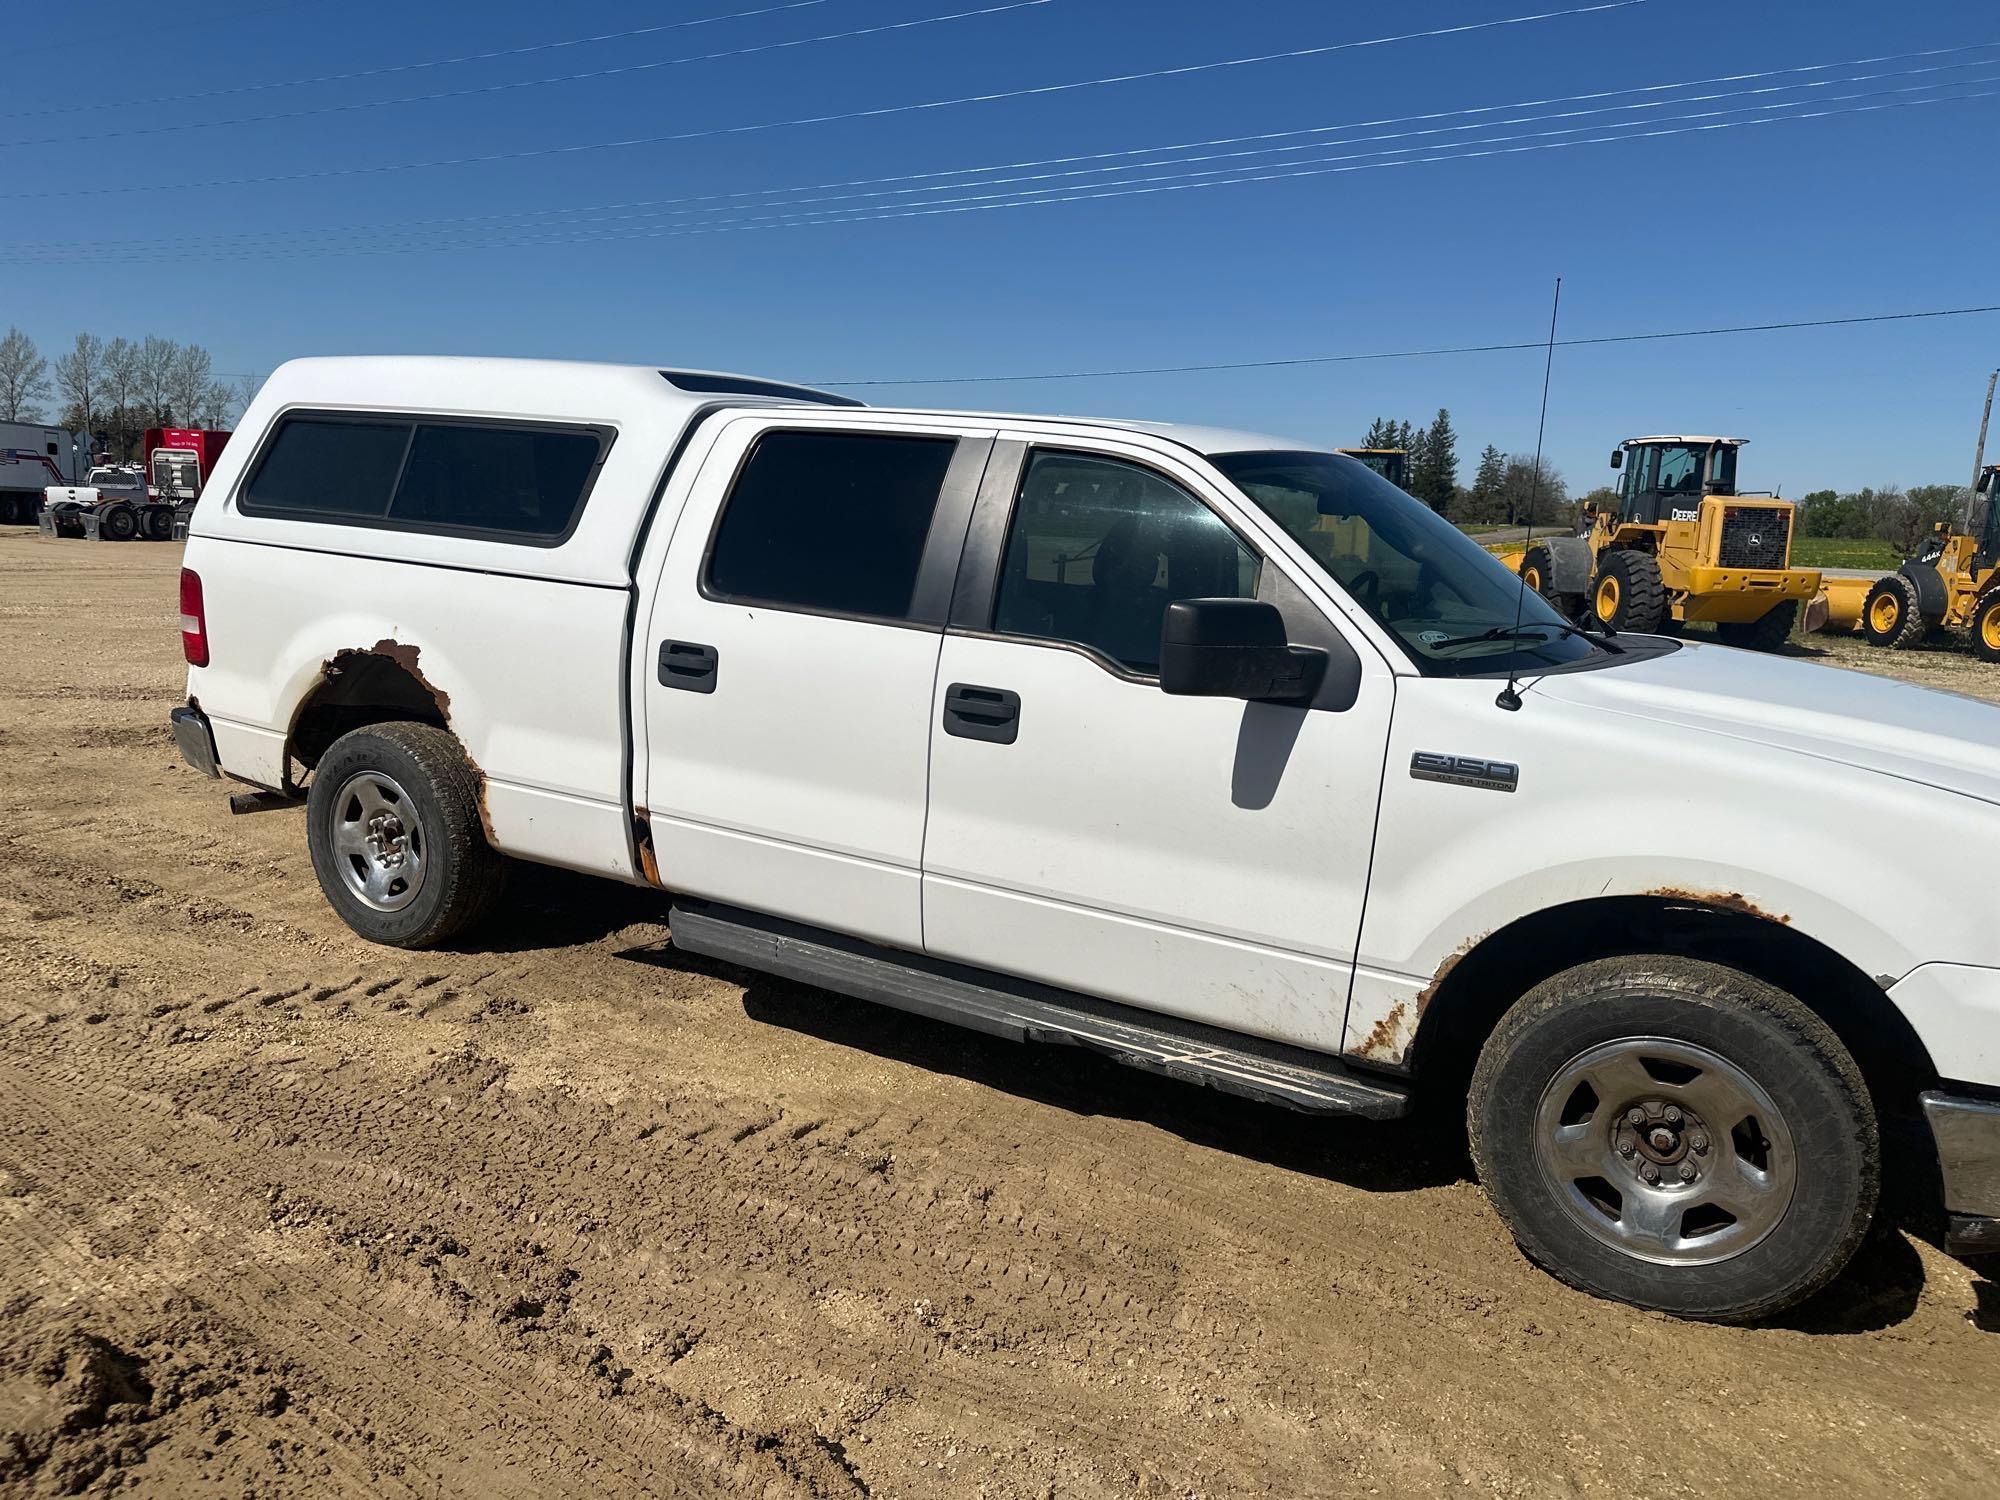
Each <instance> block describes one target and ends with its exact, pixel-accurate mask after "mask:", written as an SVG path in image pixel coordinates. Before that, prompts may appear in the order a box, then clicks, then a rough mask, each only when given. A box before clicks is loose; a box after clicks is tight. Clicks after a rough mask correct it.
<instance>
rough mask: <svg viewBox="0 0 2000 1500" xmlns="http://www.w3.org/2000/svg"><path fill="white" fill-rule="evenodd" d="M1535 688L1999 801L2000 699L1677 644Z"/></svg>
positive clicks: (1592, 704)
mask: <svg viewBox="0 0 2000 1500" xmlns="http://www.w3.org/2000/svg"><path fill="white" fill-rule="evenodd" d="M1534 691H1535V692H1536V693H1537V694H1539V695H1544V696H1547V697H1550V698H1555V699H1558V700H1560V701H1561V702H1564V703H1573V704H1577V705H1579V706H1582V707H1586V708H1597V709H1603V710H1608V711H1611V712H1616V713H1624V714H1631V715H1633V716H1635V717H1637V718H1642V719H1650V720H1653V721H1654V722H1656V723H1661V724H1675V725H1681V726H1684V727H1686V728H1688V729H1692V730H1695V731H1697V732H1699V733H1704V734H1712V735H1718V736H1726V737H1729V738H1734V739H1740V740H1750V741H1753V742H1755V743H1757V744H1761V745H1769V746H1773V747H1776V748H1778V749H1784V750H1795V751H1797V752H1798V753H1800V754H1801V755H1811V756H1816V757H1818V758H1820V759H1822V760H1831V761H1837V762H1840V763H1841V764H1844V765H1850V766H1855V767H1858V768H1860V769H1862V770H1867V771H1875V772H1879V773H1880V774H1882V775H1884V776H1896V777H1900V778H1902V779H1904V780H1906V781H1913V782H1917V783H1920V784H1922V785H1925V786H1934V787H1941V788H1944V789H1946V790H1948V791H1952V792H1957V793H1959V794H1960V795H1962V796H1966V797H1974V798H1977V799H1978V800H1980V801H1982V802H1988V803H1992V804H1994V805H1996V806H2000V706H1996V705H1994V704H1990V703H1983V702H1981V701H1980V700H1978V699H1976V698H1967V697H1963V696H1961V695H1959V694H1957V693H1947V692H1941V691H1939V690H1938V689H1935V688H1923V687H1917V686H1915V685H1913V684H1911V683H1907V682H1897V681H1895V680H1894V679H1892V678H1888V677H1877V676H1875V675H1873V674H1872V673H1868V672H1853V671H1847V670H1844V669H1841V668H1837V667H1822V666H1817V665H1814V664H1813V663H1811V662H1801V661H1791V660H1787V659H1785V658H1784V657H1778V656H1768V655H1764V654H1762V653H1760V652H1755V651H1739V650H1736V649H1733V648H1731V647H1728V646H1710V645H1704V644H1699V643H1696V642H1691V641H1690V642H1684V643H1683V644H1682V646H1681V649H1680V650H1678V651H1670V652H1666V653H1664V654H1662V655H1660V656H1655V657H1649V658H1646V659H1644V660H1640V661H1634V662H1630V663H1626V664H1621V665H1613V666H1608V667H1604V668H1601V669H1599V670H1596V671H1589V672H1565V673H1557V674H1554V675H1551V676H1547V677H1543V678H1541V679H1540V680H1539V681H1538V682H1537V683H1536V685H1535V689H1534Z"/></svg>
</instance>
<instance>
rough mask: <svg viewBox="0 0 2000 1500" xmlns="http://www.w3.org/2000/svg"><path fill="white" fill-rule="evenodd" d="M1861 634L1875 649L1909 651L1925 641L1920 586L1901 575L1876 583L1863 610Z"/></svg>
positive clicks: (1879, 580)
mask: <svg viewBox="0 0 2000 1500" xmlns="http://www.w3.org/2000/svg"><path fill="white" fill-rule="evenodd" d="M1861 633H1862V634H1863V635H1865V636H1867V637H1868V644H1869V645H1871V646H1887V647H1890V648H1892V649H1895V650H1906V649H1908V648H1909V647H1911V646H1914V645H1916V644H1917V642H1918V641H1920V640H1922V639H1923V638H1924V615H1923V611H1922V610H1921V609H1920V608H1918V606H1917V586H1916V585H1915V584H1914V583H1912V582H1911V581H1910V580H1909V579H1908V578H1907V577H1905V576H1904V575H1903V574H1901V573H1891V574H1889V575H1888V576H1887V577H1885V578H1880V579H1877V580H1876V583H1875V587H1873V588H1872V589H1870V590H1869V591H1868V601H1867V602H1866V603H1865V604H1863V605H1862V606H1861Z"/></svg>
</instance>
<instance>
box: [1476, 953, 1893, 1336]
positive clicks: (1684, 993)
mask: <svg viewBox="0 0 2000 1500" xmlns="http://www.w3.org/2000/svg"><path fill="white" fill-rule="evenodd" d="M1467 1125H1468V1129H1469V1134H1470V1138H1471V1145H1472V1158H1473V1162H1474V1165H1475V1166H1476V1167H1477V1169H1478V1172H1479V1180H1480V1182H1481V1183H1482V1184H1483V1185H1484V1187H1485V1189H1486V1193H1487V1196H1488V1197H1489V1198H1490V1199H1491V1200H1492V1202H1493V1206H1494V1208H1495V1209H1496V1210H1497V1211H1498V1212H1499V1214H1500V1217H1501V1219H1502V1220H1503V1221H1505V1223H1506V1225H1507V1227H1508V1228H1509V1229H1510V1230H1511V1231H1512V1232H1513V1235H1514V1238H1515V1241H1516V1242H1517V1243H1518V1244H1519V1245H1520V1246H1521V1248H1522V1250H1523V1251H1524V1252H1526V1254H1527V1255H1528V1257H1529V1258H1530V1259H1531V1260H1533V1261H1535V1262H1536V1263H1537V1264H1539V1265H1541V1266H1543V1267H1544V1268H1546V1269H1547V1270H1549V1271H1551V1272H1552V1273H1554V1274H1555V1275H1556V1276H1558V1277H1560V1278H1562V1279H1563V1280H1564V1281H1567V1282H1569V1283H1570V1284H1571V1285H1572V1286H1575V1287H1579V1288H1581V1289H1582V1290H1584V1291H1587V1292H1591V1293H1594V1294H1595V1295H1597V1296H1600V1297H1611V1298H1614V1299H1616V1300H1618V1301H1621V1302H1630V1303H1633V1304H1636V1305H1637V1306H1640V1307H1648V1308H1655V1309H1658V1310H1659V1311H1662V1312H1668V1313H1673V1314H1676V1315H1678V1316H1681V1317H1688V1318H1701V1319H1708V1320H1712V1321H1717V1322H1743V1321H1748V1320H1751V1319H1756V1318H1762V1317H1767V1316H1769V1315H1771V1314H1773V1313H1776V1312H1778V1311H1780V1310H1782V1309H1783V1308H1786V1307H1790V1306H1791V1305H1793V1304H1794V1303H1797V1302H1799V1301H1802V1300H1803V1299H1805V1298H1806V1297H1809V1296H1811V1295H1812V1294H1813V1293H1814V1292H1816V1291H1818V1290H1819V1289H1820V1288H1821V1287H1823V1286H1825V1285H1826V1284H1827V1283H1828V1282H1830V1281H1831V1280H1832V1279H1833V1278H1834V1277H1835V1276H1836V1275H1838V1274H1839V1273H1840V1270H1841V1268H1842V1267H1843V1266H1845V1265H1846V1264H1847V1261H1848V1259H1849V1258H1850V1257H1851V1256H1852V1255H1853V1254H1854V1251H1855V1248H1856V1247H1857V1246H1858V1245H1859V1244H1860V1243H1861V1238H1862V1236H1863V1234H1864V1233H1865V1232H1866V1231H1867V1228H1868V1223H1869V1220H1870V1218H1871V1217H1872V1216H1873V1214H1874V1211H1875V1200H1876V1195H1877V1192H1878V1190H1879V1186H1880V1172H1881V1167H1880V1144H1879V1141H1878V1139H1877V1132H1876V1124H1875V1115H1874V1111H1873V1108H1872V1106H1871V1104H1870V1101H1869V1097H1868V1090H1867V1087H1866V1085H1865V1084H1864V1083H1863V1082H1862V1079H1861V1074H1860V1070H1859V1069H1858V1068H1857V1067H1856V1066H1855V1063H1854V1059H1853V1058H1852V1057H1851V1056H1850V1055H1849V1053H1848V1052H1847V1049H1846V1048H1845V1047H1844V1046H1842V1045H1841V1042H1840V1040H1839V1038H1837V1037H1836V1036H1835V1035H1834V1034H1833V1031H1832V1029H1831V1028H1830V1027H1828V1026H1827V1024H1826V1023H1825V1022H1824V1021H1822V1020H1820V1019H1819V1017H1817V1016H1816V1015H1814V1014H1813V1013H1812V1012H1811V1011H1809V1010H1807V1009H1806V1008H1805V1006H1803V1005H1801V1004H1800V1003H1799V1002H1798V1001H1797V1000H1795V999H1793V998H1792V997H1791V996H1790V995H1787V994H1785V993H1784V992H1783V991H1781V990H1778V989H1776V988H1774V987H1773V986H1771V985H1768V984H1765V983H1763V982H1762V981H1761V980H1757V979H1753V978H1751V977H1750V976H1748V975H1746V974H1741V973H1738V972H1737V971H1735V970H1733V969H1727V968H1724V967H1722V966H1721V965H1719V964H1712V963H1704V962H1700V961H1696V960H1692V959H1685V958H1677V957H1670V956H1664V955H1662V956H1645V957H1632V958H1620V959H1603V960H1599V961H1596V962H1593V963H1588V964H1582V965H1579V966H1578V967H1576V968H1573V969H1569V970H1566V971H1564V972H1563V973H1561V974H1558V975H1556V976H1555V977H1553V978H1551V979H1549V980H1546V981H1544V982H1543V983H1542V984H1540V985H1538V986H1537V987H1536V988H1535V989H1533V990H1531V991H1530V992H1529V993H1528V994H1527V995H1526V996H1524V997H1523V998H1522V999H1521V1000H1519V1001H1518V1002H1517V1003H1516V1004H1515V1005H1514V1007H1513V1009H1511V1010H1510V1011H1508V1013H1507V1014H1506V1016H1505V1017H1503V1018H1502V1020H1501V1022H1500V1024H1499V1026H1498V1027H1496V1028H1495V1030H1494V1032H1493V1035H1492V1036H1491V1037H1490V1038H1489V1039H1488V1040H1487V1042H1486V1045H1485V1047H1484V1048H1483V1049H1482V1051H1481V1053H1480V1056H1479V1064H1478V1067H1477V1068H1476V1070H1475V1071H1474V1074H1473V1081H1472V1092H1471V1097H1470V1100H1469V1102H1468V1107H1467Z"/></svg>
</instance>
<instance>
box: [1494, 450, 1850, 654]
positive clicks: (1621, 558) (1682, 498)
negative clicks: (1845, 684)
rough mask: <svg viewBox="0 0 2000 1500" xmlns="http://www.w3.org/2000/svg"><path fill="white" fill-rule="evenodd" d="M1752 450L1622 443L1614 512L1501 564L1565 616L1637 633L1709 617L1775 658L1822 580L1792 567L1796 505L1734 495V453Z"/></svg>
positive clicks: (1616, 460) (1587, 519)
mask: <svg viewBox="0 0 2000 1500" xmlns="http://www.w3.org/2000/svg"><path fill="white" fill-rule="evenodd" d="M1747 441H1749V440H1748V439H1747V438H1731V437H1689V436H1684V435H1676V436H1655V437H1637V438H1628V439H1626V441H1625V442H1624V443H1622V444H1620V445H1619V447H1618V448H1617V449H1616V450H1615V451H1613V453H1612V455H1611V467H1612V468H1614V469H1619V470H1622V471H1623V475H1622V478H1621V479H1620V481H1619V486H1618V508H1617V510H1616V511H1595V510H1591V509H1588V508H1586V510H1585V512H1584V526H1583V529H1582V531H1581V532H1580V533H1579V534H1578V535H1575V536H1566V537H1564V536H1557V537H1550V538H1549V539H1548V540H1546V541H1536V542H1535V543H1534V545H1533V546H1531V547H1529V548H1527V549H1526V550H1525V551H1522V552H1513V553H1508V554H1507V555H1506V556H1505V557H1504V558H1503V559H1502V560H1503V561H1504V562H1506V563H1507V564H1508V565H1509V566H1510V567H1512V568H1513V569H1514V570H1515V571H1516V572H1518V573H1519V574H1520V575H1521V576H1522V577H1523V578H1524V579H1525V580H1527V583H1528V586H1529V587H1530V588H1532V589H1534V590H1535V591H1536V592H1537V593H1539V594H1541V595H1542V597H1543V598H1545V599H1547V600H1548V601H1549V602H1550V603H1551V604H1553V605H1555V606H1556V608H1557V609H1559V610H1561V611H1562V612H1563V613H1564V614H1566V615H1569V616H1571V617H1576V616H1579V615H1581V614H1582V613H1583V611H1584V610H1586V609H1588V610H1590V611H1592V612H1593V613H1595V614H1596V616H1597V618H1598V619H1600V620H1602V621H1603V622H1604V623H1605V624H1607V625H1609V626H1611V627H1612V628H1613V629H1615V630H1629V631H1633V632H1636V633H1638V634H1640V635H1648V634H1652V633H1654V632H1657V631H1660V630H1662V629H1665V628H1667V627H1668V626H1670V625H1684V624H1689V623H1692V622H1698V621H1704V620H1705V621H1709V622H1711V623H1713V624H1714V626H1715V629H1716V634H1717V636H1718V637H1719V638H1720V639H1721V640H1722V641H1723V643H1724V644H1725V645H1730V646H1748V647H1751V648H1754V649H1756V650H1760V651H1775V650H1777V649H1778V648H1779V647H1781V646H1783V645H1784V643H1785V639H1786V637H1787V636H1789V635H1790V634H1791V631H1792V626H1793V624H1794V623H1795V622H1796V621H1797V619H1798V615H1799V608H1800V606H1801V605H1802V604H1803V603H1804V601H1806V600H1808V599H1811V598H1812V597H1813V596H1814V595H1815V594H1817V593H1818V592H1819V586H1820V576H1819V574H1818V573H1817V572H1816V571H1813V570H1810V569H1805V568H1794V567H1793V566H1792V565H1791V558H1792V522H1793V519H1794V517H1795V515H1796V514H1797V507H1796V506H1794V505H1793V503H1792V502H1791V501H1789V500H1780V499H1779V498H1777V497H1776V496H1775V495H1769V494H1762V495H1744V494H1740V493H1738V491H1737V488H1736V454H1737V450H1738V449H1740V448H1741V447H1742V446H1743V445H1744V443H1746V442H1747Z"/></svg>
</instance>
